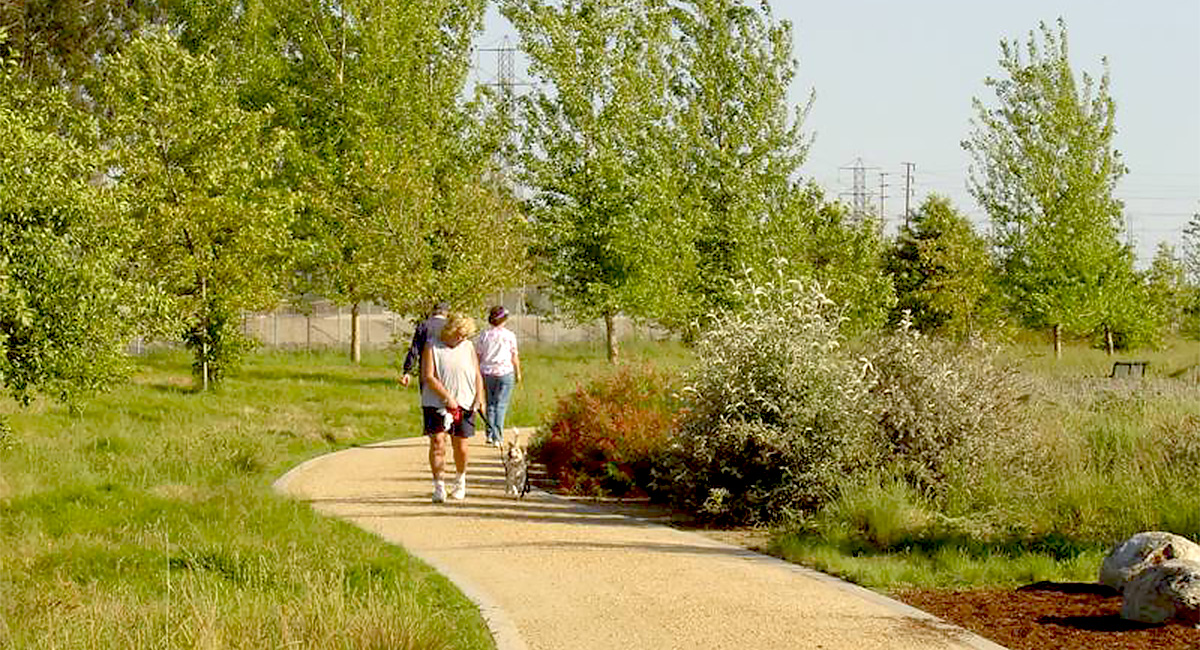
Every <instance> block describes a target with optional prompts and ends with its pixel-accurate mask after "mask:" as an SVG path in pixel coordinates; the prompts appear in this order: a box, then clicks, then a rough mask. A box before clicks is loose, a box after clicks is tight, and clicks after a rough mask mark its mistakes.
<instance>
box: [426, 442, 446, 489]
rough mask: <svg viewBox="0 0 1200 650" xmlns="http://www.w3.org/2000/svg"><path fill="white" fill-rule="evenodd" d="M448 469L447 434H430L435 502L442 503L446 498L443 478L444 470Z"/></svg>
mask: <svg viewBox="0 0 1200 650" xmlns="http://www.w3.org/2000/svg"><path fill="white" fill-rule="evenodd" d="M445 469H446V434H445V433H435V434H433V435H431V436H429V471H430V472H432V473H433V502H434V503H441V502H443V501H445V500H446V484H445V482H444V481H443V480H442V472H444V471H445Z"/></svg>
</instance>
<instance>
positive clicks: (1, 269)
mask: <svg viewBox="0 0 1200 650" xmlns="http://www.w3.org/2000/svg"><path fill="white" fill-rule="evenodd" d="M88 124H89V122H88V119H87V117H86V116H84V115H81V114H79V113H77V112H76V111H75V110H74V109H73V108H72V106H71V105H70V104H69V103H68V102H67V101H66V100H65V98H64V97H63V96H62V94H61V93H56V92H50V91H46V90H44V89H37V88H32V87H30V86H29V85H28V84H26V83H25V82H24V81H23V80H22V79H21V78H19V76H18V75H17V74H16V68H15V66H13V65H10V62H8V61H6V60H4V59H2V58H0V391H3V392H6V393H8V394H10V395H11V396H13V397H15V398H16V399H18V400H20V401H22V402H28V401H29V400H30V399H32V398H33V397H34V396H35V395H37V394H38V393H44V394H48V395H51V396H53V397H56V398H59V399H70V398H72V397H73V396H74V395H76V394H78V393H80V392H86V391H89V390H96V389H100V388H105V387H107V386H108V385H109V384H110V383H111V382H113V381H114V380H116V379H117V378H119V377H121V376H122V375H123V374H124V371H125V365H126V364H125V358H124V344H125V343H126V341H128V339H129V338H130V337H131V336H133V334H134V333H135V331H136V329H135V328H136V322H137V321H136V317H137V315H138V306H139V304H140V302H141V300H140V298H139V296H138V293H137V292H136V290H135V287H134V286H133V284H132V283H131V282H130V280H129V278H128V276H127V274H126V272H127V270H128V269H127V266H126V264H125V259H124V257H123V252H124V251H125V250H126V249H125V245H126V237H127V235H128V232H129V231H128V230H127V229H126V228H125V224H123V223H122V220H121V218H120V211H119V205H118V204H117V202H116V200H115V197H114V195H113V193H112V191H111V190H110V189H108V188H105V187H102V186H101V185H100V184H98V183H94V182H90V179H93V178H96V171H97V169H98V167H97V163H98V161H97V159H96V156H95V150H94V149H90V148H88V147H84V146H81V145H80V144H79V143H78V142H77V141H76V140H74V139H72V138H71V137H68V136H67V135H65V134H64V133H65V131H64V129H69V128H71V127H72V126H73V127H75V128H85V127H86V126H87V125H88Z"/></svg>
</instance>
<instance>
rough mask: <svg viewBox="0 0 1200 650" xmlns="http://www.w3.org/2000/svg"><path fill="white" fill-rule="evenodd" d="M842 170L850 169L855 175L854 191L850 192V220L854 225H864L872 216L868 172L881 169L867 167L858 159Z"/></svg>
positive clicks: (843, 194)
mask: <svg viewBox="0 0 1200 650" xmlns="http://www.w3.org/2000/svg"><path fill="white" fill-rule="evenodd" d="M841 169H848V170H850V171H851V172H853V173H854V185H853V189H852V190H851V191H850V192H849V194H850V197H851V200H850V218H851V219H853V221H854V223H856V224H857V223H862V222H863V221H864V220H866V219H867V218H869V217H870V216H871V214H870V207H869V206H870V202H871V193H870V191H869V190H867V172H868V171H872V170H878V169H879V168H878V167H867V166H866V164H865V163H863V160H862V158H856V159H855V160H854V163H853V164H851V165H847V166H845V167H842V168H841ZM845 195H846V193H845V192H843V193H842V196H845Z"/></svg>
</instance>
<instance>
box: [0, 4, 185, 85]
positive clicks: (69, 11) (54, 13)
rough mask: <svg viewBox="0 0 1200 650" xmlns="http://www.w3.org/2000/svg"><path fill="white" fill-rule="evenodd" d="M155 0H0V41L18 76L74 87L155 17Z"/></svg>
mask: <svg viewBox="0 0 1200 650" xmlns="http://www.w3.org/2000/svg"><path fill="white" fill-rule="evenodd" d="M165 4H166V3H164V2H156V1H155V0H15V1H8V2H2V3H0V29H3V30H4V31H6V32H7V34H8V38H7V39H6V41H5V42H4V43H2V44H0V52H4V51H7V52H8V54H9V57H10V58H11V59H13V60H14V61H16V62H17V65H18V66H19V68H20V69H21V71H22V76H23V77H25V78H26V79H28V80H31V81H35V82H37V83H38V84H39V85H42V84H48V85H58V86H64V85H65V86H68V87H77V86H78V85H80V84H81V83H82V82H83V80H84V78H85V77H86V76H87V75H88V74H89V73H90V72H92V71H93V70H94V68H95V65H96V63H97V61H100V60H103V59H105V58H107V57H108V56H110V55H112V54H113V53H115V52H117V51H118V50H119V49H120V48H121V46H123V45H124V44H125V43H127V42H128V41H129V39H130V38H131V37H132V36H133V35H134V34H135V33H136V32H137V31H138V30H139V29H140V28H141V27H143V26H145V25H147V24H148V23H150V22H153V21H156V20H161V19H162V17H163V14H164V10H165V6H164V5H165Z"/></svg>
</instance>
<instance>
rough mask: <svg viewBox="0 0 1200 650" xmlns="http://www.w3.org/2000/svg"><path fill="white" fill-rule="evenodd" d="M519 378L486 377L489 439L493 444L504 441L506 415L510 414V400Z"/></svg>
mask: <svg viewBox="0 0 1200 650" xmlns="http://www.w3.org/2000/svg"><path fill="white" fill-rule="evenodd" d="M516 383H517V376H516V375H515V374H513V373H511V372H510V373H508V374H507V375H484V376H483V387H484V390H485V391H486V392H487V421H488V426H487V439H488V440H489V441H491V442H503V441H504V415H505V413H507V412H508V400H509V398H510V397H512V391H513V386H515V385H516Z"/></svg>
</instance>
